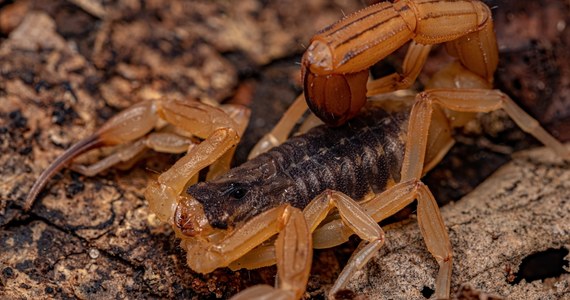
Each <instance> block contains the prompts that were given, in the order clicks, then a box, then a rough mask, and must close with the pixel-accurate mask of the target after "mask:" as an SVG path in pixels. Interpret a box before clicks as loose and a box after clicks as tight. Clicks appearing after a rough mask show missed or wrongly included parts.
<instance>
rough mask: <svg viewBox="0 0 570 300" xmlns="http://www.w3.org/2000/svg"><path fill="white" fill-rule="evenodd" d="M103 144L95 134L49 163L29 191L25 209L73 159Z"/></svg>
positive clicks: (30, 205) (27, 208)
mask: <svg viewBox="0 0 570 300" xmlns="http://www.w3.org/2000/svg"><path fill="white" fill-rule="evenodd" d="M103 145H104V142H103V141H102V140H101V138H100V136H99V135H97V134H95V135H92V136H89V137H87V138H85V139H83V140H81V141H79V142H77V143H76V144H74V145H73V146H71V147H70V148H69V149H67V150H66V151H65V152H64V153H63V154H62V155H60V156H59V157H58V158H57V159H56V160H55V161H54V162H52V163H51V165H49V167H48V168H47V169H45V170H44V171H43V172H42V174H41V175H40V177H39V178H38V179H37V180H36V182H34V185H33V186H32V188H31V190H30V192H29V193H28V196H27V197H26V201H25V202H24V205H23V209H24V211H27V210H29V209H30V208H31V207H32V205H33V204H34V200H35V199H36V197H37V196H38V194H39V193H40V192H41V191H42V189H43V188H44V187H45V185H46V184H47V182H48V180H49V179H50V178H52V177H53V176H54V175H55V174H56V173H57V172H59V171H60V170H61V169H62V168H63V167H64V166H65V165H67V164H68V163H69V162H70V161H71V160H72V159H74V158H75V157H77V156H79V155H81V154H83V153H85V152H87V151H89V150H91V149H94V148H98V147H101V146H103Z"/></svg>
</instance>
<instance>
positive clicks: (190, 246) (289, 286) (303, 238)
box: [181, 203, 312, 299]
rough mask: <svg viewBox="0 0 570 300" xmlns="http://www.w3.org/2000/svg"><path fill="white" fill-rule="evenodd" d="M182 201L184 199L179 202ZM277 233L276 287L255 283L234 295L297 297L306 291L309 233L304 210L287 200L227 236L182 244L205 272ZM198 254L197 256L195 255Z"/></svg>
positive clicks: (190, 259)
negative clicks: (289, 203)
mask: <svg viewBox="0 0 570 300" xmlns="http://www.w3.org/2000/svg"><path fill="white" fill-rule="evenodd" d="M181 205H183V203H181ZM275 234H277V235H278V236H277V240H276V241H275V246H274V247H275V257H276V261H277V267H278V272H279V279H278V282H277V288H276V289H274V288H272V287H269V286H267V285H265V286H256V287H253V288H250V289H246V290H245V291H243V292H241V293H239V294H237V295H236V296H235V297H234V298H233V299H252V298H254V299H268V296H271V297H270V298H269V299H273V297H276V298H278V299H299V298H300V297H301V295H302V294H303V293H304V291H305V287H306V285H307V281H308V278H309V271H310V266H311V260H312V243H311V235H310V233H309V229H308V227H307V222H306V221H305V218H304V217H303V213H302V211H301V210H299V209H298V208H294V207H292V206H290V205H288V204H285V205H281V206H278V207H275V208H272V209H270V210H268V211H265V212H263V213H262V214H260V215H258V216H256V217H255V218H253V219H251V220H250V221H248V222H246V223H245V224H243V225H241V226H239V227H238V228H236V229H235V230H234V231H233V232H232V233H231V234H230V235H229V236H226V237H225V238H223V239H222V240H219V241H217V242H213V243H206V244H205V245H204V243H201V242H200V241H196V240H192V239H187V240H184V239H183V241H182V244H181V245H182V247H183V248H186V249H187V251H188V254H187V258H188V264H189V266H190V267H191V268H192V269H193V270H197V271H199V272H201V273H208V272H211V271H213V270H214V269H216V268H218V267H223V266H227V265H228V264H229V263H231V262H232V261H235V260H236V259H238V258H239V257H241V256H243V255H244V254H246V253H248V252H249V251H251V250H252V249H254V248H255V247H256V246H258V245H260V244H262V243H264V242H265V241H267V240H268V239H270V238H271V237H272V236H274V235H275ZM196 256H199V257H200V259H196Z"/></svg>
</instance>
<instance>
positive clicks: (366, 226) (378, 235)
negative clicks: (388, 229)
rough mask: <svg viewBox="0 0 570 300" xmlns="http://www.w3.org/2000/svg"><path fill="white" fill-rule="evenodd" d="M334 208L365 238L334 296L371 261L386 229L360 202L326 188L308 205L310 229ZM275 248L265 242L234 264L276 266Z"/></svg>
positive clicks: (332, 291)
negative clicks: (272, 253) (355, 273)
mask: <svg viewBox="0 0 570 300" xmlns="http://www.w3.org/2000/svg"><path fill="white" fill-rule="evenodd" d="M333 208H337V209H338V211H339V214H340V217H341V220H338V221H339V222H341V223H342V224H343V225H344V226H346V228H348V230H349V231H350V232H351V233H356V234H357V235H358V236H359V237H360V238H362V239H363V242H362V245H363V247H361V248H360V250H359V251H357V252H355V253H354V254H353V256H352V257H351V259H350V261H349V262H348V264H347V265H346V266H345V268H344V269H343V270H342V272H341V274H340V275H339V278H338V279H337V281H336V282H335V284H334V285H333V287H332V288H331V290H330V292H329V293H330V295H334V294H335V293H336V292H337V291H339V290H340V289H342V288H343V287H344V286H346V284H347V283H348V280H349V279H350V278H351V277H352V275H353V274H354V272H356V271H357V270H359V269H360V268H361V267H362V266H363V265H364V264H365V263H366V262H368V260H370V258H371V257H372V256H373V255H374V254H375V253H376V252H377V251H378V250H379V249H380V248H381V247H382V245H383V244H384V232H383V231H382V228H381V227H380V226H379V225H378V223H377V222H376V221H374V220H373V219H372V218H371V217H370V216H369V215H368V214H367V213H366V212H365V211H364V210H362V209H361V207H360V205H359V204H358V203H357V202H356V201H354V200H353V199H351V198H350V197H348V196H347V195H345V194H343V193H341V192H338V191H332V190H327V191H324V192H323V193H321V194H320V195H319V196H317V197H316V198H315V199H313V200H312V201H311V202H310V203H309V205H307V207H305V209H304V210H303V214H304V217H305V220H306V222H307V224H308V228H309V231H310V232H313V231H315V229H316V228H317V226H318V225H319V224H320V223H321V222H322V221H323V220H325V217H326V216H327V215H328V214H329V212H330V211H331V210H332V209H333ZM343 242H344V241H343ZM315 246H316V245H315ZM315 248H317V247H315ZM272 249H273V248H272V247H271V246H270V245H263V246H261V247H258V248H256V249H253V251H252V252H250V253H248V254H246V255H244V256H243V257H242V258H240V259H239V260H237V261H236V262H235V263H234V264H232V265H230V267H232V269H239V268H243V267H246V268H254V267H262V266H269V265H272V264H274V263H275V257H274V256H272V255H271V251H272ZM260 293H261V290H260Z"/></svg>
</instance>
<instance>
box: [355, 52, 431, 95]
mask: <svg viewBox="0 0 570 300" xmlns="http://www.w3.org/2000/svg"><path fill="white" fill-rule="evenodd" d="M430 50H431V45H421V44H418V43H416V42H415V41H412V42H410V46H409V48H408V52H406V57H405V58H404V64H403V65H402V74H400V73H394V74H390V75H387V76H384V77H382V78H379V79H376V80H373V81H370V82H368V84H367V86H366V89H367V90H368V92H367V93H366V95H367V96H372V95H376V94H381V93H387V92H392V91H397V90H402V89H407V88H409V87H411V86H412V85H413V84H414V82H415V81H416V78H417V77H418V75H420V72H421V71H422V68H423V67H424V64H425V62H426V60H427V58H428V55H429V52H430Z"/></svg>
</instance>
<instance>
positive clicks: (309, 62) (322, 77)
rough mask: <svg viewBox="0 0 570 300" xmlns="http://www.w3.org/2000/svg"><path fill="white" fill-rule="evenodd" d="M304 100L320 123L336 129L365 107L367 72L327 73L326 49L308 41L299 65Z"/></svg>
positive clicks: (329, 63)
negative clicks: (308, 44)
mask: <svg viewBox="0 0 570 300" xmlns="http://www.w3.org/2000/svg"><path fill="white" fill-rule="evenodd" d="M301 64H302V67H301V76H302V78H303V85H304V90H305V99H306V100H307V104H308V105H309V108H310V109H311V111H312V112H313V113H314V114H315V115H316V116H317V117H319V119H321V120H322V121H323V122H325V123H326V124H328V125H331V126H339V125H342V124H344V123H346V121H348V120H350V119H351V118H353V117H354V116H356V115H357V114H358V112H359V111H360V109H361V108H362V107H363V106H364V104H365V103H366V83H367V81H368V70H367V69H365V70H363V71H359V72H355V73H343V74H335V73H331V71H332V67H333V66H332V64H333V57H332V53H331V51H330V49H329V48H328V46H327V45H326V44H325V43H323V42H321V41H319V40H314V41H312V43H311V45H310V46H309V48H308V49H307V51H306V52H305V54H304V55H303V59H302V61H301Z"/></svg>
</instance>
